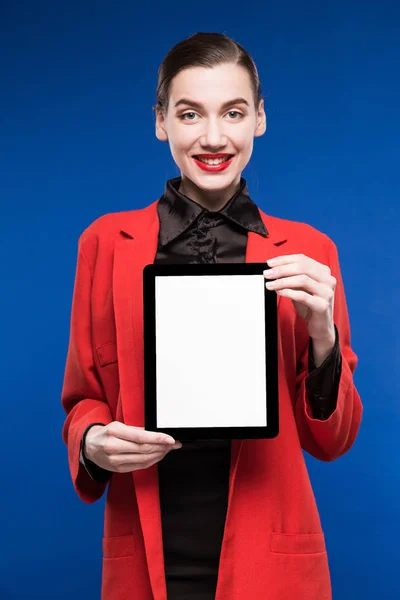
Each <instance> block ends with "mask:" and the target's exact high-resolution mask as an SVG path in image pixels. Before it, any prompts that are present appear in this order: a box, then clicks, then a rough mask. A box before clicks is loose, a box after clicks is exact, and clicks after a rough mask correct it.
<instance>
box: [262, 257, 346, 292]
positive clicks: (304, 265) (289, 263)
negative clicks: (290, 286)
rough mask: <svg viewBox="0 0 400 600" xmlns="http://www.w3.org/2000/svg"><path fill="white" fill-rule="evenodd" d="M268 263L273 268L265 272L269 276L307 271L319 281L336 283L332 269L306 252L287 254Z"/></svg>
mask: <svg viewBox="0 0 400 600" xmlns="http://www.w3.org/2000/svg"><path fill="white" fill-rule="evenodd" d="M267 264H268V265H269V266H270V267H273V268H271V269H267V270H266V271H265V272H264V275H265V277H267V278H274V279H276V278H278V277H284V276H288V275H298V274H301V273H305V274H306V275H309V276H310V277H313V278H314V279H316V280H317V281H321V282H324V283H328V284H331V285H332V286H335V285H336V279H335V278H334V277H333V276H332V275H331V270H330V268H329V267H328V266H327V265H324V264H322V263H320V262H318V261H316V260H314V259H313V258H310V257H309V256H306V255H304V254H287V255H284V256H279V257H277V258H274V259H271V260H267Z"/></svg>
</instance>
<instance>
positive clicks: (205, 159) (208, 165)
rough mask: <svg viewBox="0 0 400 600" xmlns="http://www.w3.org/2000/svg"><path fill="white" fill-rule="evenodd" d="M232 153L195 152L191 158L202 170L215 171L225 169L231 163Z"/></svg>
mask: <svg viewBox="0 0 400 600" xmlns="http://www.w3.org/2000/svg"><path fill="white" fill-rule="evenodd" d="M232 159H233V155H232V154H197V155H196V156H193V160H194V162H195V163H196V165H197V166H198V167H200V169H201V170H202V171H207V172H208V173H215V172H219V171H225V169H227V168H228V167H229V165H230V164H231V162H232Z"/></svg>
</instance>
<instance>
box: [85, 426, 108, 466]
mask: <svg viewBox="0 0 400 600" xmlns="http://www.w3.org/2000/svg"><path fill="white" fill-rule="evenodd" d="M102 427H104V425H92V426H91V427H90V429H89V430H88V432H87V433H86V436H85V440H84V443H83V447H82V454H83V455H84V457H85V458H87V459H88V460H91V461H92V462H93V460H92V457H91V455H92V446H91V439H92V436H93V435H94V434H95V433H96V431H98V430H99V429H101V428H102Z"/></svg>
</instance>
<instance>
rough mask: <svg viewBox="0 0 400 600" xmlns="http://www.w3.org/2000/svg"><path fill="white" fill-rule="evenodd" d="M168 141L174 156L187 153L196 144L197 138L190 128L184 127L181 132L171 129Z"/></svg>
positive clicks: (180, 129)
mask: <svg viewBox="0 0 400 600" xmlns="http://www.w3.org/2000/svg"><path fill="white" fill-rule="evenodd" d="M168 139H169V144H170V147H171V152H172V153H173V154H182V153H184V152H187V151H188V150H190V148H191V147H192V146H193V144H194V142H195V136H194V135H193V132H191V131H190V130H189V127H182V128H179V130H176V129H175V128H172V129H170V131H169V134H168Z"/></svg>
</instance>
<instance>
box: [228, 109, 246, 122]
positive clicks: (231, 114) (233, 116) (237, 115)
mask: <svg viewBox="0 0 400 600" xmlns="http://www.w3.org/2000/svg"><path fill="white" fill-rule="evenodd" d="M227 114H228V115H229V117H230V118H231V119H232V120H237V119H240V118H241V117H243V114H242V113H241V112H239V111H238V110H230V111H229V112H228V113H227Z"/></svg>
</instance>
